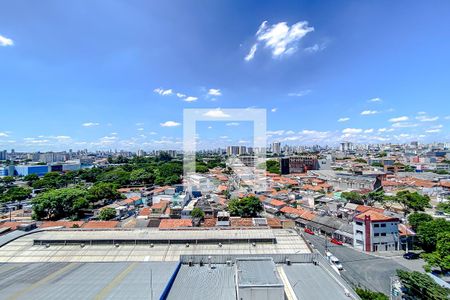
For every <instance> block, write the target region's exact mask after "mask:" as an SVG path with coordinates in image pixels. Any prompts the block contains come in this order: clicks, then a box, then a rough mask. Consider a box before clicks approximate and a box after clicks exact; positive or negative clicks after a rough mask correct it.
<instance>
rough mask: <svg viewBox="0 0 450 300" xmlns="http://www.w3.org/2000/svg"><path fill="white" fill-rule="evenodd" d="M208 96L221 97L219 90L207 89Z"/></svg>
mask: <svg viewBox="0 0 450 300" xmlns="http://www.w3.org/2000/svg"><path fill="white" fill-rule="evenodd" d="M208 95H210V96H222V92H221V91H220V89H209V91H208Z"/></svg>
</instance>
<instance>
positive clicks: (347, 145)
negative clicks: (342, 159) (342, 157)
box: [341, 142, 353, 152]
mask: <svg viewBox="0 0 450 300" xmlns="http://www.w3.org/2000/svg"><path fill="white" fill-rule="evenodd" d="M352 150H353V144H352V143H350V142H342V143H341V151H342V152H346V151H352Z"/></svg>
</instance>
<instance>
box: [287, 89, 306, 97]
mask: <svg viewBox="0 0 450 300" xmlns="http://www.w3.org/2000/svg"><path fill="white" fill-rule="evenodd" d="M309 93H311V90H304V91H300V92H297V93H289V94H288V96H290V97H303V96H306V95H308V94H309Z"/></svg>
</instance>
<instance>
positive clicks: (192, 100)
mask: <svg viewBox="0 0 450 300" xmlns="http://www.w3.org/2000/svg"><path fill="white" fill-rule="evenodd" d="M197 99H198V98H197V97H193V96H189V97H186V98H184V99H183V101H186V102H195V101H197Z"/></svg>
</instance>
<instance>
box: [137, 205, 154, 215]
mask: <svg viewBox="0 0 450 300" xmlns="http://www.w3.org/2000/svg"><path fill="white" fill-rule="evenodd" d="M150 212H151V209H150V207H144V208H143V209H141V211H140V212H139V215H140V216H148V215H149V214H150Z"/></svg>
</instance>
